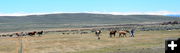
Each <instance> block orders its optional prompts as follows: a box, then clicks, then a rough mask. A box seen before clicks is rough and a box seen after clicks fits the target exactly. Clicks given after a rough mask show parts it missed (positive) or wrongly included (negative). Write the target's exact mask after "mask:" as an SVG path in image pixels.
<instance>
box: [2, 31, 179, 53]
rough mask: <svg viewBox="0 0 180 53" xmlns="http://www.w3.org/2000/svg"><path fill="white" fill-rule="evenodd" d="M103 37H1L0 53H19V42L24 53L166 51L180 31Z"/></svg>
mask: <svg viewBox="0 0 180 53" xmlns="http://www.w3.org/2000/svg"><path fill="white" fill-rule="evenodd" d="M101 35H102V36H101V40H97V37H96V36H95V34H94V33H90V34H83V35H81V34H69V35H62V34H61V33H59V32H56V33H48V34H45V35H44V36H42V37H26V38H25V37H23V38H1V39H0V53H18V49H19V46H20V44H19V41H18V39H22V40H23V52H24V53H105V52H107V53H121V52H123V53H126V52H128V53H130V52H134V53H139V52H136V50H142V49H143V50H144V51H146V49H148V48H150V49H151V50H153V49H152V48H154V47H155V48H161V49H163V48H164V40H165V38H174V37H180V30H174V31H138V32H136V37H135V38H131V37H126V38H119V37H118V36H117V37H114V38H109V35H108V31H103V33H102V34H101ZM128 35H129V34H128ZM150 49H148V50H147V51H150ZM150 52H151V51H150ZM147 53H148V52H147ZM160 53H163V50H161V51H160Z"/></svg>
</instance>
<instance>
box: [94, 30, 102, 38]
mask: <svg viewBox="0 0 180 53" xmlns="http://www.w3.org/2000/svg"><path fill="white" fill-rule="evenodd" d="M95 34H96V36H97V37H98V40H100V36H99V35H100V34H101V30H97V31H96V32H95Z"/></svg>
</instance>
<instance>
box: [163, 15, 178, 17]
mask: <svg viewBox="0 0 180 53" xmlns="http://www.w3.org/2000/svg"><path fill="white" fill-rule="evenodd" d="M165 16H170V17H178V18H180V15H165Z"/></svg>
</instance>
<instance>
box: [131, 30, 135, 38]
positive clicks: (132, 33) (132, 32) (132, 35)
mask: <svg viewBox="0 0 180 53" xmlns="http://www.w3.org/2000/svg"><path fill="white" fill-rule="evenodd" d="M134 32H135V29H131V37H134Z"/></svg>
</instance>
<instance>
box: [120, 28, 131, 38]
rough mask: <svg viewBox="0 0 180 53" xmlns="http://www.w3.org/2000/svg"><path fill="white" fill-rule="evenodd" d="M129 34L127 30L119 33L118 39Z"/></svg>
mask: <svg viewBox="0 0 180 53" xmlns="http://www.w3.org/2000/svg"><path fill="white" fill-rule="evenodd" d="M127 33H129V31H128V30H123V31H119V37H127V36H126V34H127Z"/></svg>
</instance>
